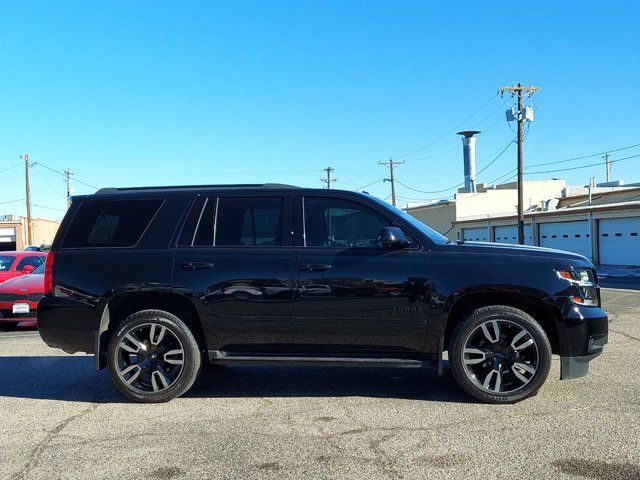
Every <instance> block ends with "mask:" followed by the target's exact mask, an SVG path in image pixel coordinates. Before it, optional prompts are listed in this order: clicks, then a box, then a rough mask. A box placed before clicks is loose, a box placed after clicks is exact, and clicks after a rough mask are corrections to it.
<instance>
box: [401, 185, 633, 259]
mask: <svg viewBox="0 0 640 480" xmlns="http://www.w3.org/2000/svg"><path fill="white" fill-rule="evenodd" d="M516 187H517V186H516V184H515V183H508V184H504V185H497V186H494V187H488V186H486V185H479V186H478V188H477V191H476V192H475V193H467V192H459V193H458V194H456V196H455V198H454V199H453V200H446V201H442V200H441V201H439V202H435V203H431V204H428V205H417V206H411V207H409V208H407V212H408V213H409V214H411V215H413V216H414V217H416V218H418V219H419V220H421V221H422V222H424V223H426V224H427V225H429V226H431V227H432V228H434V229H436V230H438V231H439V232H441V233H444V234H445V235H447V236H448V237H449V238H451V239H452V240H474V241H485V242H499V243H517V239H518V234H517V215H516V210H517V202H518V199H517V188H516ZM524 199H525V243H527V244H529V245H538V246H542V247H550V248H557V249H561V250H568V251H573V252H576V253H579V254H581V255H584V256H586V257H587V258H590V259H591V260H592V261H593V262H594V263H597V264H605V265H638V266H640V184H634V185H627V186H624V185H623V184H622V182H612V183H609V184H600V185H598V186H594V187H591V188H589V187H567V186H566V182H565V181H564V180H535V181H526V182H524Z"/></svg>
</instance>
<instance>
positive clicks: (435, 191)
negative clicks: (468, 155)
mask: <svg viewBox="0 0 640 480" xmlns="http://www.w3.org/2000/svg"><path fill="white" fill-rule="evenodd" d="M513 143H514V142H513V140H509V143H507V145H506V146H505V147H504V148H503V149H502V151H501V152H500V153H498V155H497V156H496V157H495V158H494V159H493V160H491V161H490V162H489V163H488V164H487V165H485V166H484V167H483V168H482V170H480V171H479V172H478V173H477V174H478V175H479V174H481V173H482V172H484V171H485V170H487V169H488V168H489V167H490V166H491V165H493V164H494V163H495V162H496V160H498V159H499V158H500V157H501V156H502V155H503V154H504V153H505V152H506V151H507V150H508V149H509V147H510V146H511V145H512V144H513ZM512 171H513V170H512ZM509 173H511V172H509ZM396 182H398V183H399V184H400V185H402V186H403V187H405V188H408V189H409V190H412V191H414V192H418V193H443V192H448V191H450V190H454V189H456V188H459V187H461V186H463V185H464V182H462V183H459V184H457V185H454V186H453V187H450V188H445V189H443V190H431V191H427V190H418V189H417V188H413V187H410V186H409V185H406V184H405V183H403V182H401V181H400V180H398V179H396ZM489 183H491V182H489Z"/></svg>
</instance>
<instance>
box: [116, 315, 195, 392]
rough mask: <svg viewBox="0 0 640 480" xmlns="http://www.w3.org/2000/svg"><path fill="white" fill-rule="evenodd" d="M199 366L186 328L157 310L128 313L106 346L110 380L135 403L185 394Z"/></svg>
mask: <svg viewBox="0 0 640 480" xmlns="http://www.w3.org/2000/svg"><path fill="white" fill-rule="evenodd" d="M154 341H155V342H156V343H154ZM201 365H202V354H201V352H200V348H199V347H198V342H197V340H196V338H195V336H194V334H193V332H192V331H191V329H190V328H189V327H188V326H187V324H185V323H184V322H183V321H182V320H180V319H179V318H178V317H176V316H175V315H173V314H171V313H168V312H165V311H162V310H142V311H140V312H136V313H134V314H132V315H129V316H128V317H127V318H126V319H124V320H123V321H122V322H120V323H119V324H118V325H117V327H116V328H115V330H114V334H113V336H112V337H111V339H110V341H109V347H108V350H107V366H108V370H109V376H110V377H111V380H112V381H113V383H114V384H115V386H116V387H117V388H118V390H120V392H121V393H122V394H123V395H125V396H126V397H128V398H130V399H131V400H134V401H136V402H140V403H160V402H167V401H169V400H172V399H174V398H176V397H179V396H180V395H182V394H184V393H185V392H186V391H187V390H189V389H190V388H191V386H192V385H193V383H194V382H195V381H196V378H197V377H198V374H199V373H200V368H201Z"/></svg>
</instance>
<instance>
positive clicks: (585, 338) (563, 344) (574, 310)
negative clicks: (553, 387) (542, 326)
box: [558, 303, 609, 380]
mask: <svg viewBox="0 0 640 480" xmlns="http://www.w3.org/2000/svg"><path fill="white" fill-rule="evenodd" d="M608 333H609V319H608V318H607V314H606V313H605V312H604V311H603V310H602V309H601V308H598V307H584V306H580V305H575V304H573V303H571V304H568V305H567V307H566V308H565V309H563V312H562V318H561V320H560V322H559V323H558V341H559V352H558V353H559V354H560V357H561V360H560V379H561V380H568V379H571V378H579V377H584V376H585V375H586V374H587V373H588V372H589V362H590V361H591V360H593V359H594V358H596V357H597V356H598V355H600V354H601V353H602V350H603V349H604V346H605V345H606V344H607V342H608Z"/></svg>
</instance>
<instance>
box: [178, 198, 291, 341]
mask: <svg viewBox="0 0 640 480" xmlns="http://www.w3.org/2000/svg"><path fill="white" fill-rule="evenodd" d="M291 208H292V198H291V196H278V195H269V196H229V195H220V196H211V197H198V198H197V199H195V201H194V203H193V206H192V208H191V210H190V212H189V214H188V217H187V219H186V221H185V224H184V227H183V229H182V232H181V234H180V236H179V239H178V242H177V248H176V256H175V263H174V276H173V288H174V289H175V290H176V291H177V292H179V293H182V294H186V295H187V296H189V297H191V300H192V302H193V304H194V306H195V307H196V309H197V311H198V313H199V316H200V319H201V320H202V324H203V328H204V331H205V332H204V333H205V337H206V340H207V346H208V348H209V349H210V350H220V351H224V352H227V353H228V352H232V353H245V354H251V353H266V352H269V351H274V352H277V351H282V349H284V348H286V346H287V345H289V344H290V342H291V335H292V321H293V278H292V251H291V250H292V237H291Z"/></svg>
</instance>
